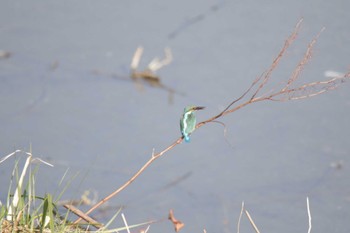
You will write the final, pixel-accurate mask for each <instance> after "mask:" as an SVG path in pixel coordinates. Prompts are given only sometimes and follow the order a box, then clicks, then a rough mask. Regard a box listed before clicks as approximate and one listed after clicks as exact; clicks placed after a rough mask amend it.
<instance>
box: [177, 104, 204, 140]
mask: <svg viewBox="0 0 350 233" xmlns="http://www.w3.org/2000/svg"><path fill="white" fill-rule="evenodd" d="M203 108H204V107H195V106H188V107H186V108H185V109H184V113H183V115H182V117H181V120H180V130H181V134H182V136H183V137H184V139H185V142H189V141H190V134H191V133H192V132H193V131H194V130H195V129H196V116H195V115H194V112H195V111H196V110H200V109H203Z"/></svg>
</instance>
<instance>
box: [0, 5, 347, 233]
mask: <svg viewBox="0 0 350 233" xmlns="http://www.w3.org/2000/svg"><path fill="white" fill-rule="evenodd" d="M1 5H2V6H1V9H0V50H2V51H7V52H9V53H10V56H9V57H6V58H5V57H3V58H2V59H1V60H0V97H1V98H0V103H1V109H0V129H1V134H0V137H1V138H0V148H1V155H2V156H5V155H7V154H9V153H11V152H12V151H14V150H16V149H21V150H27V151H28V150H30V147H31V150H32V152H33V154H34V156H38V157H40V158H42V159H44V160H46V161H49V162H50V163H52V164H53V165H54V168H50V167H46V166H44V165H41V166H40V168H39V170H38V172H37V174H38V175H37V181H36V184H37V187H36V190H37V194H38V195H44V194H45V193H54V194H56V195H58V193H59V192H60V191H61V190H62V189H63V186H64V185H65V184H66V183H67V182H69V181H71V184H70V186H69V187H68V189H67V191H66V192H65V193H64V195H63V197H62V199H78V198H79V197H80V196H81V195H82V193H83V192H84V191H85V190H90V191H91V193H92V194H91V195H90V197H93V195H96V199H97V200H99V199H100V198H103V197H105V196H106V195H108V194H109V193H111V192H112V191H113V190H114V189H116V188H117V187H119V186H120V185H121V184H123V183H124V182H125V181H126V180H127V179H129V178H130V177H131V176H132V174H134V173H135V172H136V171H137V170H138V169H139V168H140V167H141V166H142V165H143V164H144V163H145V162H146V161H147V160H148V159H149V158H150V157H151V156H152V151H153V150H155V152H159V151H161V150H162V149H164V148H166V147H167V146H169V145H170V144H171V143H172V142H173V141H174V140H176V139H177V138H178V137H179V136H180V131H179V118H180V116H181V114H182V112H183V108H184V107H185V106H187V105H191V104H194V105H200V106H206V109H205V110H204V111H200V112H198V113H197V118H198V120H199V121H200V120H205V119H207V118H209V117H212V116H213V115H215V114H217V113H219V112H220V111H221V110H223V108H224V107H225V106H226V105H228V104H229V103H230V102H231V101H233V100H234V99H235V98H237V97H239V96H240V95H241V94H242V93H243V92H244V91H245V90H246V89H247V88H248V87H249V85H250V84H251V82H252V81H253V80H254V79H255V78H256V77H257V76H259V75H260V74H261V73H262V72H263V71H265V70H266V69H267V68H268V67H269V66H270V64H271V62H272V60H273V59H274V57H275V56H276V55H277V54H278V52H279V50H280V49H281V47H282V46H283V44H284V40H285V39H286V38H287V37H288V35H289V34H290V33H291V32H292V30H293V28H294V26H295V24H296V23H297V22H298V21H299V20H300V19H301V18H304V21H303V24H302V28H301V30H300V33H299V35H298V38H297V40H296V41H295V43H294V44H293V45H292V46H291V48H290V50H289V51H288V52H287V53H286V55H285V57H284V60H283V61H282V63H281V64H280V66H279V68H278V69H277V70H276V71H275V73H274V74H273V79H272V80H271V81H272V82H274V84H275V85H278V84H280V83H282V82H283V81H286V80H287V79H288V77H289V76H290V74H291V72H292V71H293V68H294V67H295V66H296V65H297V63H298V61H299V60H300V59H301V58H302V56H303V54H304V52H305V49H306V47H307V44H308V43H309V42H310V41H311V40H312V38H313V37H314V36H315V35H317V34H318V33H319V32H320V30H321V29H322V28H323V27H325V28H326V29H325V30H324V31H323V33H322V34H321V36H320V38H319V39H318V42H317V44H316V45H315V48H314V53H313V57H312V59H311V62H310V64H308V65H307V66H306V68H305V70H304V71H303V74H302V77H301V80H300V82H299V83H306V82H312V81H316V80H324V79H326V77H325V76H324V72H326V71H328V70H333V71H337V72H341V73H345V72H346V71H347V70H348V69H349V68H350V67H349V65H350V63H349V54H350V47H349V46H348V45H349V42H350V39H349V38H350V28H349V26H348V22H350V16H349V14H348V10H347V9H348V7H349V3H348V2H347V1H341V0H338V1H315V0H313V1H308V2H305V1H269V2H257V1H244V2H241V1H190V2H189V1H174V2H166V1H157V0H150V1H98V2H96V1H73V2H70V1H69V2H68V1H2V3H1ZM138 46H143V47H144V55H143V57H142V60H141V62H140V69H141V70H142V69H144V68H145V67H146V66H147V64H148V63H149V62H150V60H152V59H153V58H154V57H160V58H161V57H163V56H164V48H166V47H169V48H171V50H172V54H173V61H172V63H171V64H169V65H168V66H165V67H163V68H162V69H160V70H159V71H157V74H158V75H159V77H160V78H161V82H162V84H163V85H165V86H166V87H169V88H172V89H174V90H175V94H173V95H170V94H169V92H168V91H167V90H166V89H164V88H157V87H152V86H149V85H148V83H145V84H144V85H143V86H142V85H140V84H137V83H134V82H132V81H131V79H130V78H128V75H129V72H130V62H131V58H132V56H133V53H134V52H135V50H136V48H137V47H138ZM349 88H350V86H349V84H348V83H345V84H343V85H341V87H340V88H339V89H337V90H336V91H332V92H329V93H326V94H324V95H320V96H317V97H314V98H310V99H305V100H299V101H291V102H262V103H256V104H253V105H251V106H247V107H245V108H243V109H241V110H239V111H237V112H235V113H232V114H230V115H227V116H226V117H224V118H221V119H220V120H221V121H222V122H224V124H225V125H226V130H227V132H226V133H227V134H226V136H225V135H224V128H223V126H222V125H221V124H208V125H206V126H204V127H202V128H200V129H199V130H197V131H196V132H195V133H194V134H193V135H192V137H191V142H190V143H182V144H180V145H178V146H176V147H175V148H173V149H172V150H171V151H169V152H168V153H167V154H165V155H164V156H163V157H162V158H160V159H158V160H157V161H155V162H154V163H153V164H152V165H151V166H150V167H149V168H148V169H147V170H146V171H145V172H144V173H143V174H142V175H141V176H140V177H139V178H138V179H137V180H136V181H135V182H134V183H132V184H131V185H130V186H129V187H128V188H127V189H125V190H124V191H123V192H121V193H120V195H119V196H117V197H115V198H113V199H112V200H111V201H109V203H108V205H107V206H106V210H105V211H103V212H99V211H97V212H94V213H93V214H92V216H93V217H96V218H97V219H99V220H102V221H106V219H108V218H109V217H111V216H112V215H113V213H114V212H116V211H117V210H118V208H119V206H124V209H123V213H124V214H125V216H126V218H127V220H128V222H129V224H136V223H140V222H144V221H146V220H152V219H157V220H159V219H163V218H167V214H168V211H169V210H170V209H173V210H174V212H175V216H176V217H177V218H178V219H180V220H181V221H183V222H184V223H185V228H184V229H183V232H203V229H206V230H207V232H236V227H237V220H238V216H239V213H240V210H241V203H242V201H244V202H245V207H246V209H247V210H248V211H249V213H250V214H251V215H252V217H253V219H254V220H255V222H256V224H257V226H258V228H259V229H260V230H261V232H286V233H288V232H307V229H308V216H307V209H306V197H309V198H310V208H311V214H312V217H313V232H349V230H350V224H349V221H348V219H349V218H350V212H349V208H350V188H349V187H350V186H349V179H350V170H349V163H350V159H349V155H350V154H349V152H350V144H349V132H350V125H349V121H348V119H349V113H350V92H349ZM18 156H20V158H22V159H21V163H20V164H22V162H23V161H24V157H23V156H22V155H18ZM17 158H19V157H17ZM15 160H16V158H11V159H9V160H7V161H5V162H4V163H2V164H0V174H1V177H0V185H1V190H0V198H1V201H2V202H3V203H4V202H5V197H6V195H7V189H8V185H9V180H10V176H11V172H12V168H13V165H14V161H15ZM66 172H67V173H66ZM65 173H66V175H65V179H64V182H63V184H62V185H61V186H60V185H59V183H60V180H61V178H62V177H63V176H64V174H65ZM113 225H114V226H122V225H123V223H122V220H121V217H117V220H116V222H115V223H114V224H113ZM172 230H173V226H172V225H171V223H170V222H169V221H161V222H159V223H156V224H153V225H152V226H151V228H150V232H171V231H172ZM241 231H242V232H243V231H244V232H254V230H253V229H252V228H251V226H250V225H249V222H248V220H247V218H246V217H244V216H243V219H242V223H241Z"/></svg>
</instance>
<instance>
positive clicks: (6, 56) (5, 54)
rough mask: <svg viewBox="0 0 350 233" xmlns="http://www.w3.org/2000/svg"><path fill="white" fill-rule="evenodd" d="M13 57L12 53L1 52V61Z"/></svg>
mask: <svg viewBox="0 0 350 233" xmlns="http://www.w3.org/2000/svg"><path fill="white" fill-rule="evenodd" d="M9 57H11V53H10V52H8V51H5V50H0V59H6V58H9Z"/></svg>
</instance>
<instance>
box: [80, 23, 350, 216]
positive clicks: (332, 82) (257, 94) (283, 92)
mask: <svg viewBox="0 0 350 233" xmlns="http://www.w3.org/2000/svg"><path fill="white" fill-rule="evenodd" d="M302 21H303V20H302V19H301V20H300V21H299V22H298V23H297V24H296V26H295V28H294V30H293V32H292V33H291V35H290V36H289V37H288V38H287V39H286V41H285V43H284V45H283V47H282V49H281V51H280V52H279V54H278V55H277V57H276V58H275V59H274V60H273V62H272V64H271V66H270V67H269V69H268V70H267V71H266V72H264V73H263V74H262V75H261V76H259V77H257V78H256V79H255V80H254V81H253V83H252V84H251V85H250V87H249V88H248V89H247V90H246V91H245V92H244V93H243V94H242V95H241V96H240V97H239V98H238V99H235V100H234V101H232V102H231V103H230V104H229V105H228V106H227V107H226V108H225V109H224V110H223V111H221V112H220V113H219V114H217V115H216V116H213V117H211V118H209V119H208V120H205V121H202V122H200V123H198V124H197V125H196V129H197V128H199V127H202V126H204V125H205V124H207V123H211V122H214V121H215V120H216V119H218V118H220V117H222V116H225V115H227V114H230V113H233V112H235V111H237V110H239V109H241V108H243V107H245V106H247V105H249V104H252V103H255V102H260V101H265V100H271V101H288V100H298V99H303V98H309V97H313V96H316V95H319V94H322V93H325V92H327V91H329V90H334V89H336V88H337V87H338V86H339V85H340V84H341V83H343V82H345V81H347V80H348V79H350V72H348V73H347V74H345V75H344V76H339V77H334V78H332V79H329V80H325V81H317V82H311V83H306V84H304V85H301V86H297V87H293V84H294V83H295V81H296V80H297V79H298V78H299V77H300V74H301V71H302V70H303V69H304V67H305V65H306V64H307V63H308V62H309V61H310V59H311V55H312V50H313V47H314V45H315V43H316V41H317V39H318V37H319V35H320V33H321V32H322V31H323V30H324V29H322V30H321V32H320V33H319V34H318V35H317V36H316V37H315V38H313V40H312V41H311V42H310V43H309V45H308V47H307V49H306V52H305V54H304V56H303V58H302V59H301V60H300V62H299V63H298V65H297V67H296V68H295V69H294V71H293V73H292V75H291V76H290V78H289V79H288V81H287V82H286V83H285V84H284V86H282V87H281V88H280V89H279V90H277V91H275V90H274V89H273V90H269V91H266V92H265V93H261V92H262V89H263V88H264V87H265V85H266V84H267V83H268V82H269V81H270V79H271V74H272V73H273V71H274V70H275V69H276V67H277V66H278V65H279V63H280V61H281V59H282V57H283V56H284V53H285V52H286V51H287V49H288V48H289V46H290V45H291V44H292V43H293V42H294V41H295V39H296V37H297V35H298V32H299V30H300V27H301V23H302ZM255 87H256V90H255V91H253V89H254V88H255ZM251 92H252V95H251V97H250V98H248V100H246V101H245V102H242V103H240V104H238V102H239V101H241V100H243V99H244V98H245V97H246V95H247V94H248V93H251ZM235 104H238V105H235ZM182 140H183V138H182V137H181V138H179V139H177V140H176V141H175V142H173V143H172V144H171V145H170V146H168V147H167V148H166V149H164V150H163V151H161V152H159V153H156V154H155V153H152V156H151V158H150V159H149V160H148V161H147V162H146V163H145V164H144V165H143V166H142V167H141V168H140V169H139V170H138V171H137V172H136V173H135V174H134V175H133V176H132V177H131V178H130V179H129V180H128V181H126V182H125V183H124V184H123V185H122V186H120V187H119V188H118V189H117V190H115V191H114V192H112V193H111V194H110V195H108V196H107V197H105V198H103V199H102V200H101V201H100V202H98V203H97V204H96V205H94V206H93V207H92V208H91V209H90V210H88V211H87V212H86V214H89V213H91V212H92V211H94V210H95V209H97V208H98V207H99V206H101V205H102V204H103V203H105V202H106V201H108V200H109V199H111V198H112V197H114V196H115V195H117V194H118V193H119V192H121V191H122V190H124V189H125V188H126V187H127V186H129V185H130V184H131V183H132V182H133V181H134V180H135V179H136V178H137V177H138V176H139V175H141V174H142V173H143V171H145V170H146V168H147V167H148V166H149V165H150V164H151V163H153V162H154V161H155V160H156V159H158V158H159V157H161V156H162V155H163V154H165V153H166V152H168V151H169V150H171V149H172V148H173V147H175V146H176V145H178V144H180V143H181V142H182ZM80 220H81V218H79V219H78V220H76V221H75V223H78V222H79V221H80Z"/></svg>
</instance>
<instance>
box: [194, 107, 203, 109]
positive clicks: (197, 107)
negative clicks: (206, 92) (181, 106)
mask: <svg viewBox="0 0 350 233" xmlns="http://www.w3.org/2000/svg"><path fill="white" fill-rule="evenodd" d="M202 109H205V107H194V108H193V110H202Z"/></svg>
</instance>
